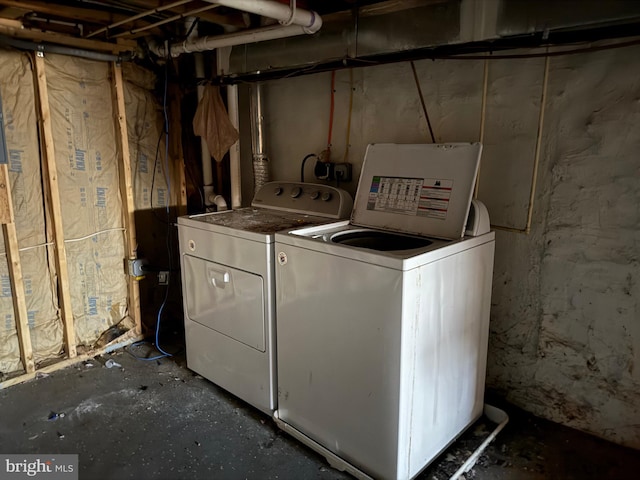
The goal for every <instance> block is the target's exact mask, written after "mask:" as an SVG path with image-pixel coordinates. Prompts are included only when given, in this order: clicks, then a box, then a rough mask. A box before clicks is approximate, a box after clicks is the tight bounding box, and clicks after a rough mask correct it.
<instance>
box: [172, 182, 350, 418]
mask: <svg viewBox="0 0 640 480" xmlns="http://www.w3.org/2000/svg"><path fill="white" fill-rule="evenodd" d="M251 205H252V206H251V207H248V208H241V209H238V210H229V211H225V212H219V213H207V214H202V215H191V216H185V217H180V218H178V237H179V242H180V265H181V270H182V271H181V274H182V295H183V304H184V326H185V337H186V350H187V366H188V367H189V368H190V369H192V370H194V371H196V372H198V373H199V374H200V375H202V376H203V377H205V378H207V379H208V380H211V381H212V382H214V383H216V384H217V385H219V386H221V387H222V388H224V389H226V390H228V391H229V392H231V393H233V394H234V395H236V396H238V397H240V398H241V399H243V400H244V401H246V402H248V403H250V404H252V405H253V406H255V407H257V408H259V409H260V410H262V411H264V412H266V413H269V414H271V413H272V412H273V410H274V409H275V408H276V402H277V398H276V371H275V368H276V367H275V352H276V345H275V319H274V315H275V303H274V296H275V286H274V278H273V277H274V234H275V232H276V231H278V230H283V229H291V228H294V227H301V226H305V225H307V226H309V225H320V224H323V223H329V222H333V221H335V220H336V219H340V218H345V217H347V216H348V215H349V212H350V211H351V209H352V206H353V202H352V199H351V196H350V195H349V194H348V193H347V192H346V191H344V190H341V189H337V188H334V187H331V186H327V185H315V184H310V183H298V182H271V183H267V184H266V185H264V186H263V187H262V188H261V189H260V191H259V192H258V193H257V194H256V196H255V198H254V199H253V202H252V204H251Z"/></svg>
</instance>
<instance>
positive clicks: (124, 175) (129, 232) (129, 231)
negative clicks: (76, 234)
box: [111, 63, 142, 334]
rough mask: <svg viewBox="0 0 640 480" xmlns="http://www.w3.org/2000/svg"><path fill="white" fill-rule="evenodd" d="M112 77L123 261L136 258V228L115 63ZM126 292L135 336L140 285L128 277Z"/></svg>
mask: <svg viewBox="0 0 640 480" xmlns="http://www.w3.org/2000/svg"><path fill="white" fill-rule="evenodd" d="M111 71H112V73H113V75H112V77H113V85H112V86H113V100H114V113H115V118H116V140H117V144H118V170H119V177H120V193H121V196H122V215H123V220H124V228H125V241H126V249H127V257H128V258H129V259H135V258H136V257H137V255H138V253H137V249H138V245H137V238H136V224H135V216H134V212H135V200H134V196H133V181H132V177H131V159H130V151H129V137H128V134H127V116H126V110H125V103H124V81H123V79H122V67H121V66H120V65H118V64H116V63H112V64H111ZM128 289H129V315H130V316H131V318H133V320H134V321H135V325H136V326H135V329H136V332H137V333H138V334H140V332H141V331H142V320H141V316H140V285H139V284H138V281H137V280H136V279H135V278H134V277H132V276H131V275H129V276H128Z"/></svg>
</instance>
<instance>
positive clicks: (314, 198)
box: [310, 190, 320, 200]
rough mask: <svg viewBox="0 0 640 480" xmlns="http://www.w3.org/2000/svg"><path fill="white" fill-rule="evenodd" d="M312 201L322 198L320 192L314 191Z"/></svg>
mask: <svg viewBox="0 0 640 480" xmlns="http://www.w3.org/2000/svg"><path fill="white" fill-rule="evenodd" d="M310 196H311V200H317V199H318V198H319V197H320V192H319V191H318V190H314V191H313V192H311V195H310Z"/></svg>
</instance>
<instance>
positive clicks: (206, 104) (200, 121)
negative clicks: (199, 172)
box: [193, 85, 238, 162]
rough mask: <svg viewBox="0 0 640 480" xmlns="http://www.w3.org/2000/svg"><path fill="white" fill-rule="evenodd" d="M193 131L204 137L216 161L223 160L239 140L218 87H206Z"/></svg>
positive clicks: (199, 104)
mask: <svg viewBox="0 0 640 480" xmlns="http://www.w3.org/2000/svg"><path fill="white" fill-rule="evenodd" d="M193 132H194V133H195V134H196V135H198V136H200V137H202V138H204V140H205V141H206V142H207V147H209V152H210V153H211V156H212V157H213V158H214V159H215V160H216V162H221V161H222V158H223V157H224V156H225V154H226V153H227V152H228V151H229V149H230V148H231V145H233V144H234V143H236V142H237V141H238V131H237V130H236V129H235V127H234V126H233V125H232V124H231V120H229V115H228V114H227V109H226V108H225V106H224V103H222V97H221V96H220V89H219V88H218V87H216V86H213V85H208V86H206V87H204V94H203V95H202V98H201V99H200V102H199V103H198V108H197V109H196V114H195V115H194V117H193Z"/></svg>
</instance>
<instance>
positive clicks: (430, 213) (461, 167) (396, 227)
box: [274, 144, 494, 479]
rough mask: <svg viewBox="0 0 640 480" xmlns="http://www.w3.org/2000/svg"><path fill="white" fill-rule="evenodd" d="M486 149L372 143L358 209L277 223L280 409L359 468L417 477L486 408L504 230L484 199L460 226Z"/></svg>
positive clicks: (318, 445) (282, 416) (308, 436)
mask: <svg viewBox="0 0 640 480" xmlns="http://www.w3.org/2000/svg"><path fill="white" fill-rule="evenodd" d="M480 152H481V145H480V144H446V145H394V144H376V145H370V146H369V147H368V149H367V152H366V155H365V160H364V164H363V168H362V173H361V177H360V182H359V184H358V193H357V195H356V198H355V207H354V211H353V214H352V218H351V222H347V221H342V222H336V223H333V224H329V225H322V226H313V227H308V228H303V229H295V230H290V231H288V232H281V233H278V234H276V252H277V258H278V265H277V268H276V291H277V294H276V305H277V319H278V320H277V324H278V325H277V326H278V328H277V341H278V391H279V404H278V410H277V411H276V412H275V414H274V417H275V418H276V421H277V422H278V424H279V426H280V427H281V428H283V429H284V430H285V431H287V432H289V433H291V434H292V435H293V436H295V437H296V438H298V439H299V440H301V441H303V442H304V443H306V444H307V445H309V446H311V447H312V448H314V449H315V450H317V451H318V452H320V453H321V454H323V455H325V456H326V457H327V459H328V460H329V462H330V463H331V464H332V465H334V466H336V467H337V468H339V469H346V470H347V471H349V472H350V473H352V474H354V475H356V476H358V477H362V478H367V477H368V476H371V477H374V478H381V479H408V478H413V477H415V476H416V475H417V474H418V473H419V472H420V471H422V470H423V469H424V468H425V467H426V466H427V465H428V464H429V463H430V462H431V461H432V460H433V459H434V458H435V457H436V456H437V455H438V454H439V453H440V452H441V451H442V450H444V449H445V448H446V447H447V446H448V445H449V444H450V443H451V442H452V441H453V440H454V439H455V438H456V437H457V436H458V435H459V434H461V433H462V432H463V431H464V429H465V428H466V427H468V426H469V425H471V424H472V423H473V422H474V421H475V420H476V419H477V418H478V417H479V416H480V415H481V413H482V408H483V396H484V380H485V367H486V354H487V339H488V330H489V328H488V327H489V310H490V302H491V280H492V270H493V254H494V233H493V232H489V222H488V215H486V209H484V207H483V206H482V205H481V204H480V203H479V202H476V201H474V209H473V210H472V212H473V217H474V218H473V219H472V220H473V221H472V222H471V223H472V224H475V228H474V232H475V235H476V236H470V235H467V236H464V237H463V233H464V228H465V222H466V220H467V217H468V212H469V208H470V203H471V193H472V190H473V185H474V181H475V178H476V173H477V168H478V163H479V158H480ZM392 232H393V233H392ZM398 232H400V233H398Z"/></svg>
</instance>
